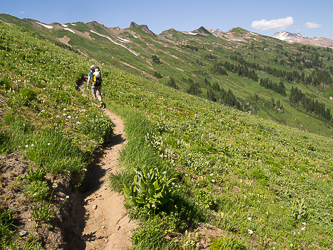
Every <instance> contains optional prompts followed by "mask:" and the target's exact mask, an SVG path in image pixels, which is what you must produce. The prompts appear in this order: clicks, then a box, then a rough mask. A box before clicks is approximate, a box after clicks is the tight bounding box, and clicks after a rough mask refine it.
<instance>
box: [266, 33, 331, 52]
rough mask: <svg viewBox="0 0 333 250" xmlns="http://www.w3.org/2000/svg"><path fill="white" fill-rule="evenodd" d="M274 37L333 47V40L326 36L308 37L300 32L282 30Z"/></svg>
mask: <svg viewBox="0 0 333 250" xmlns="http://www.w3.org/2000/svg"><path fill="white" fill-rule="evenodd" d="M272 37H274V38H277V39H280V40H283V41H287V42H289V43H301V44H307V45H315V46H320V47H328V48H333V40H331V39H328V38H324V37H319V38H318V37H311V38H309V37H307V36H303V35H301V34H300V33H290V32H288V31H282V32H277V33H275V34H274V35H273V36H272Z"/></svg>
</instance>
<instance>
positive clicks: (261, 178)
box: [252, 169, 269, 186]
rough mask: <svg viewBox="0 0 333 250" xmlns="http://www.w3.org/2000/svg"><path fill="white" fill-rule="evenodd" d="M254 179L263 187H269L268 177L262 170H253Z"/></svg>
mask: <svg viewBox="0 0 333 250" xmlns="http://www.w3.org/2000/svg"><path fill="white" fill-rule="evenodd" d="M252 177H253V178H254V179H256V180H257V181H258V182H259V183H260V184H261V185H263V186H267V185H268V184H269V181H268V177H267V176H266V175H265V173H264V172H263V171H262V170H261V169H255V170H253V171H252Z"/></svg>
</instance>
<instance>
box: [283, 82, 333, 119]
mask: <svg viewBox="0 0 333 250" xmlns="http://www.w3.org/2000/svg"><path fill="white" fill-rule="evenodd" d="M289 101H290V102H291V103H295V104H300V105H301V106H302V107H303V108H304V109H305V110H306V112H309V113H314V114H316V115H317V116H319V117H321V118H324V119H326V120H327V121H330V120H331V119H332V115H331V110H330V109H329V108H326V109H325V103H320V102H318V100H314V99H311V98H308V97H306V96H305V94H303V93H302V91H301V90H299V89H298V88H297V87H296V88H294V87H292V88H291V91H290V97H289Z"/></svg>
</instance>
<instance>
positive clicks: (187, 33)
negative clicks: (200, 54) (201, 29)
mask: <svg viewBox="0 0 333 250" xmlns="http://www.w3.org/2000/svg"><path fill="white" fill-rule="evenodd" d="M183 33H184V34H186V35H192V36H196V35H198V33H195V32H190V31H188V32H187V31H184V32H183Z"/></svg>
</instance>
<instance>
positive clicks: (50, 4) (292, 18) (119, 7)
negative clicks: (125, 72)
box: [0, 0, 333, 39]
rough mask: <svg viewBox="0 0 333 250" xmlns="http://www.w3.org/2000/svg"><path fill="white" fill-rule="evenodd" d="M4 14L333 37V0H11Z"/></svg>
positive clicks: (113, 24) (107, 23) (48, 19)
mask: <svg viewBox="0 0 333 250" xmlns="http://www.w3.org/2000/svg"><path fill="white" fill-rule="evenodd" d="M1 1H3V0H1ZM0 13H5V14H10V15H12V16H15V17H18V18H20V19H22V18H32V19H36V20H38V21H40V22H43V23H45V24H51V23H53V22H58V23H61V24H65V23H75V22H84V23H87V22H91V21H97V22H98V23H101V24H104V25H105V26H106V27H110V28H111V27H117V26H118V27H120V28H122V29H124V28H128V27H129V26H130V23H131V22H132V21H134V22H135V23H137V24H139V25H141V24H145V25H147V26H148V27H149V29H150V30H151V31H153V32H154V33H155V34H160V33H162V32H163V31H164V30H168V29H171V28H173V29H176V30H178V31H193V30H195V29H197V28H199V27H201V26H203V27H205V28H209V29H220V30H221V31H223V32H227V31H229V30H230V29H232V28H236V27H241V28H243V29H246V30H248V31H252V32H256V33H259V34H263V35H267V36H272V35H273V34H275V33H276V32H281V31H288V32H291V33H300V34H302V35H303V36H307V37H325V38H329V39H333V1H332V0H317V1H314V0H288V1H287V0H277V1H271V0H205V1H199V0H168V1H165V0H136V1H134V0H117V1H114V0H99V1H91V0H89V1H88V0H81V1H78V0H67V1H64V0H57V1H45V0H11V1H7V2H6V4H1V7H0Z"/></svg>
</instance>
